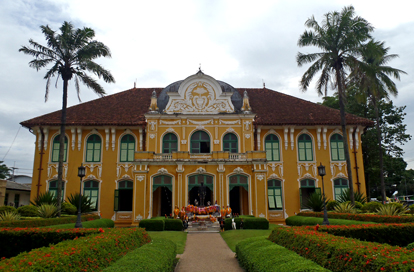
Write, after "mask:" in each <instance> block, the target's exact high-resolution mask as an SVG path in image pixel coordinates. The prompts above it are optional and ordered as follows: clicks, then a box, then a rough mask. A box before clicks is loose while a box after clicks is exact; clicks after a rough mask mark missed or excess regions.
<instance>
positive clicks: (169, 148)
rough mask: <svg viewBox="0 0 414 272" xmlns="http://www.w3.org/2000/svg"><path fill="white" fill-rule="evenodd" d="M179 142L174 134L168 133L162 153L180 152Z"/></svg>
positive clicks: (163, 141) (163, 140) (163, 142)
mask: <svg viewBox="0 0 414 272" xmlns="http://www.w3.org/2000/svg"><path fill="white" fill-rule="evenodd" d="M177 147H178V140H177V136H176V135H175V134H174V133H168V134H166V135H165V136H164V138H163V139H162V153H173V152H174V151H178V149H177Z"/></svg>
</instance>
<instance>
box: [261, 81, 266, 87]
mask: <svg viewBox="0 0 414 272" xmlns="http://www.w3.org/2000/svg"><path fill="white" fill-rule="evenodd" d="M262 82H263V89H266V83H265V82H264V80H263V79H262Z"/></svg>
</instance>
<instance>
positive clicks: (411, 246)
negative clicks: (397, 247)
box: [406, 243, 414, 250]
mask: <svg viewBox="0 0 414 272" xmlns="http://www.w3.org/2000/svg"><path fill="white" fill-rule="evenodd" d="M406 248H407V249H408V250H413V249H414V243H411V244H408V245H407V246H406Z"/></svg>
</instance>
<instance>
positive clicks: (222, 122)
mask: <svg viewBox="0 0 414 272" xmlns="http://www.w3.org/2000/svg"><path fill="white" fill-rule="evenodd" d="M221 124H225V125H235V124H239V125H240V120H236V121H224V120H220V125H221Z"/></svg>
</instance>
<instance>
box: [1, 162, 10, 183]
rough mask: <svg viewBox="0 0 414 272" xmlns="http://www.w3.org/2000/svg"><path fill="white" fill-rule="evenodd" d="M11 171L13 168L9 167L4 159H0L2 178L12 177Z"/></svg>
mask: <svg viewBox="0 0 414 272" xmlns="http://www.w3.org/2000/svg"><path fill="white" fill-rule="evenodd" d="M10 171H11V169H10V168H8V167H7V165H6V164H4V163H3V161H0V179H6V178H8V177H10Z"/></svg>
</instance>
